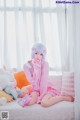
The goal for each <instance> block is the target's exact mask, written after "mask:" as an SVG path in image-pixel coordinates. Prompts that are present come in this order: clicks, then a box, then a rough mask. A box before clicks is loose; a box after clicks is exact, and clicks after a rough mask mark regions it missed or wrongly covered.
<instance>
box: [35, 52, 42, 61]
mask: <svg viewBox="0 0 80 120" xmlns="http://www.w3.org/2000/svg"><path fill="white" fill-rule="evenodd" d="M42 57H43V54H42V53H41V54H40V53H35V56H34V58H35V59H37V60H42Z"/></svg>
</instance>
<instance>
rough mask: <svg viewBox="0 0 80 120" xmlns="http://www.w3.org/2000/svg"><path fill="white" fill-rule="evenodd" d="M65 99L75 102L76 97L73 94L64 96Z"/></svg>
mask: <svg viewBox="0 0 80 120" xmlns="http://www.w3.org/2000/svg"><path fill="white" fill-rule="evenodd" d="M63 99H64V101H69V102H74V98H73V97H72V96H63Z"/></svg>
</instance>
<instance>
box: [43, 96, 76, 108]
mask: <svg viewBox="0 0 80 120" xmlns="http://www.w3.org/2000/svg"><path fill="white" fill-rule="evenodd" d="M61 101H69V102H73V101H74V99H73V97H71V96H52V95H51V94H47V95H45V96H44V97H43V99H42V101H41V105H42V106H43V107H49V106H51V105H54V104H56V103H58V102H61Z"/></svg>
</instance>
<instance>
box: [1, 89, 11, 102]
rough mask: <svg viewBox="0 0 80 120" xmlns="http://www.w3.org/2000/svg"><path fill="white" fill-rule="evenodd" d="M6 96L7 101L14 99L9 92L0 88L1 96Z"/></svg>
mask: <svg viewBox="0 0 80 120" xmlns="http://www.w3.org/2000/svg"><path fill="white" fill-rule="evenodd" d="M2 97H4V98H6V100H7V102H11V101H12V100H13V97H12V96H11V95H9V94H7V93H6V92H4V91H2V90H0V98H2Z"/></svg>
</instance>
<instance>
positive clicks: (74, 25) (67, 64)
mask: <svg viewBox="0 0 80 120" xmlns="http://www.w3.org/2000/svg"><path fill="white" fill-rule="evenodd" d="M79 14H80V5H79V4H67V5H65V6H64V11H63V12H62V14H61V12H60V13H58V26H59V37H60V39H59V40H60V41H59V43H60V53H61V65H62V72H65V71H68V72H74V82H75V83H74V85H75V102H74V111H75V112H74V113H75V114H74V116H75V120H80V65H79V62H80V22H79V21H80V16H79Z"/></svg>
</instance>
